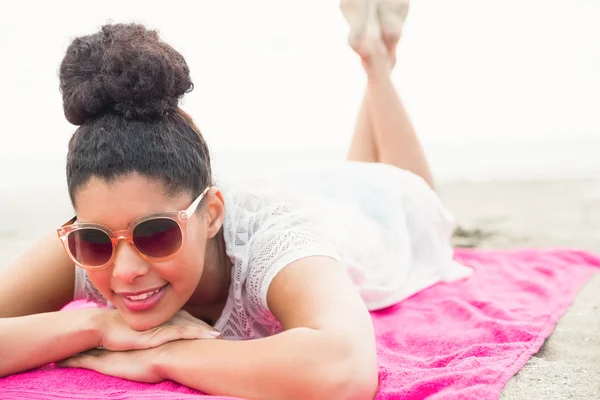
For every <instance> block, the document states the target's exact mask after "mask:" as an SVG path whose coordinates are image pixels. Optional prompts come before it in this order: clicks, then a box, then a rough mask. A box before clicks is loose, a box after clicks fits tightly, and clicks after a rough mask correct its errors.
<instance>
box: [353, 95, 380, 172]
mask: <svg viewBox="0 0 600 400" xmlns="http://www.w3.org/2000/svg"><path fill="white" fill-rule="evenodd" d="M370 113H371V111H370V110H369V98H368V96H367V93H365V95H364V96H363V100H362V104H361V105H360V111H359V112H358V117H357V119H356V125H355V127H354V135H353V136H352V142H351V143H350V150H349V151H348V160H349V161H363V162H377V161H378V160H379V156H378V154H377V148H376V146H375V142H374V140H373V139H374V138H373V127H372V123H371V115H370Z"/></svg>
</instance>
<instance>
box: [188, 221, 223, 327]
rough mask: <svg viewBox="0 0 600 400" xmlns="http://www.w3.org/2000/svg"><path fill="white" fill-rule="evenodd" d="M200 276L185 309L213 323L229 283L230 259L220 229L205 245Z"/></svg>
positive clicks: (219, 312) (221, 306) (220, 311)
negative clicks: (202, 268) (204, 255)
mask: <svg viewBox="0 0 600 400" xmlns="http://www.w3.org/2000/svg"><path fill="white" fill-rule="evenodd" d="M206 247H207V248H206V257H205V262H204V271H203V272H202V278H201V279H200V282H199V283H198V286H197V287H196V290H195V291H194V294H193V295H192V297H191V298H190V299H189V300H188V302H187V304H186V307H185V310H186V311H188V312H189V313H190V314H192V315H193V316H195V317H197V318H200V319H203V320H209V321H212V323H214V322H215V321H216V320H217V319H218V317H219V316H220V315H221V313H222V311H223V308H224V307H225V303H226V302H227V296H228V294H229V286H230V284H231V268H232V264H231V260H230V259H229V257H228V256H227V253H226V252H225V239H224V238H223V231H222V230H221V231H220V232H219V233H218V234H217V235H216V236H215V237H214V238H213V239H211V240H210V241H209V242H208V244H207V246H206Z"/></svg>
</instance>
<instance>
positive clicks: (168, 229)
mask: <svg viewBox="0 0 600 400" xmlns="http://www.w3.org/2000/svg"><path fill="white" fill-rule="evenodd" d="M182 241H183V237H182V233H181V229H180V228H179V225H178V224H177V222H175V221H174V220H172V219H170V218H155V219H150V220H148V221H144V222H142V223H141V224H139V225H138V226H136V227H135V229H134V230H133V242H134V243H135V246H136V247H137V248H138V250H139V251H141V252H142V253H144V254H145V255H146V256H148V257H152V258H163V257H168V256H170V255H173V254H175V253H176V252H177V251H178V250H179V248H180V247H181V243H182Z"/></svg>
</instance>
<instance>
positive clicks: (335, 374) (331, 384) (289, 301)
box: [63, 257, 377, 399]
mask: <svg viewBox="0 0 600 400" xmlns="http://www.w3.org/2000/svg"><path fill="white" fill-rule="evenodd" d="M267 302H268V304H269V308H270V310H271V311H272V312H273V314H274V315H275V317H277V319H278V320H279V321H280V322H281V324H282V326H283V328H284V332H282V333H280V334H278V335H274V336H271V337H268V338H264V339H257V340H248V341H226V340H180V341H176V342H170V343H167V344H164V345H162V346H160V347H158V348H155V349H149V350H137V351H130V352H109V351H101V350H94V351H91V352H88V353H87V354H84V355H81V356H75V357H74V358H71V359H69V360H68V361H66V362H65V363H64V364H63V365H64V366H74V367H82V368H89V369H94V370H97V371H99V372H102V373H105V374H108V375H114V376H119V377H122V378H126V379H132V380H138V381H146V382H159V381H162V380H164V379H170V380H173V381H176V382H179V383H181V384H183V385H186V386H189V387H191V388H194V389H198V390H200V391H203V392H206V393H210V394H216V395H226V396H235V397H243V398H249V399H282V398H285V399H296V398H298V399H312V398H315V399H317V398H318V399H321V398H335V399H371V398H373V396H374V395H375V392H376V389H377V360H376V352H375V338H374V333H373V327H372V323H371V319H370V317H369V314H368V312H367V310H366V308H365V306H364V304H363V302H362V300H361V298H360V297H359V295H358V294H357V293H356V290H355V289H354V287H353V285H352V283H351V282H350V281H349V279H348V278H347V276H346V273H345V271H344V269H343V267H342V266H341V265H340V264H339V263H338V262H337V261H335V260H333V259H330V258H326V257H310V258H305V259H302V260H299V261H296V262H294V263H292V264H290V265H289V266H287V267H286V268H284V269H283V270H282V271H281V272H280V273H279V274H278V275H277V276H276V277H275V278H274V280H273V282H272V284H271V286H270V288H269V292H268V297H267Z"/></svg>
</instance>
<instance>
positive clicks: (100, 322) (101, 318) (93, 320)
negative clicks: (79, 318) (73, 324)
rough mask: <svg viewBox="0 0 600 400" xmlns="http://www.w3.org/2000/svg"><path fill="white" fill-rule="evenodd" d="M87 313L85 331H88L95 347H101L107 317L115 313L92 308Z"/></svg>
mask: <svg viewBox="0 0 600 400" xmlns="http://www.w3.org/2000/svg"><path fill="white" fill-rule="evenodd" d="M85 311H87V316H88V318H87V321H86V330H87V331H88V333H89V335H90V338H92V339H91V340H93V342H94V343H95V347H102V340H103V338H104V331H105V328H106V326H107V323H106V319H107V316H108V315H109V314H110V313H112V312H115V311H114V310H109V309H105V308H92V309H89V310H85Z"/></svg>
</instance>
